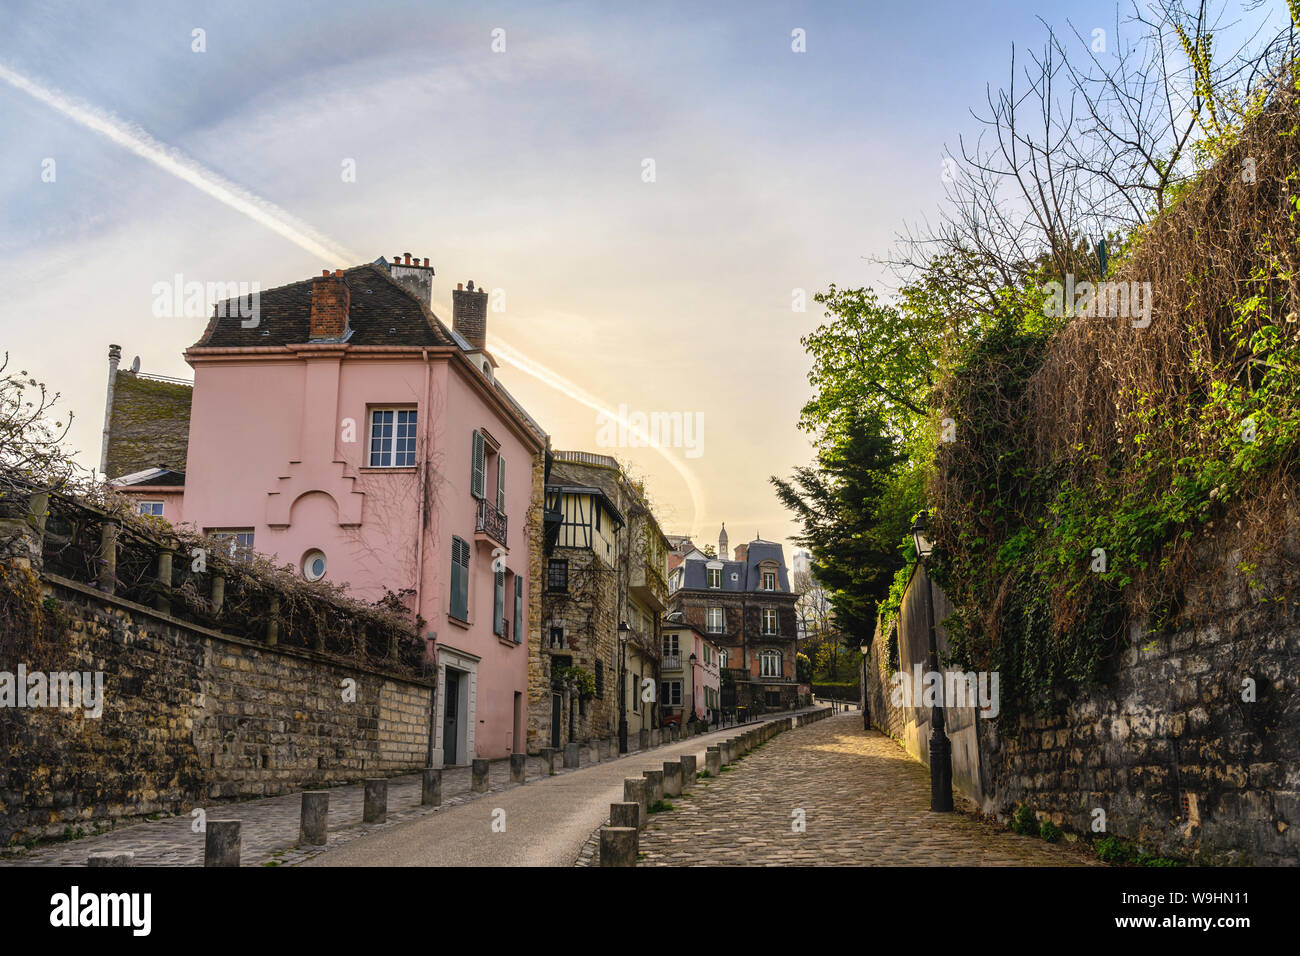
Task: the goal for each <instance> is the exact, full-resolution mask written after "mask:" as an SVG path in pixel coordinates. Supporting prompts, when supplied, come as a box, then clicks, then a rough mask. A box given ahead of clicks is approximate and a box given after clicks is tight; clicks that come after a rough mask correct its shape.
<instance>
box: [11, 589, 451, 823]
mask: <svg viewBox="0 0 1300 956" xmlns="http://www.w3.org/2000/svg"><path fill="white" fill-rule="evenodd" d="M43 586H44V590H45V593H46V595H47V600H48V601H52V602H55V603H53V604H51V605H50V606H52V607H56V608H57V613H58V614H59V615H60V617H61V619H62V620H63V621H64V622H65V625H66V626H65V627H62V628H61V634H60V635H59V637H60V639H59V640H58V641H57V642H56V644H55V646H53V647H52V648H50V649H49V652H48V654H47V655H46V657H47V660H46V661H44V662H43V663H42V665H41V669H42V670H47V671H87V672H95V671H102V672H103V674H104V705H103V713H102V715H101V716H100V717H99V718H93V717H90V716H87V715H86V714H85V713H84V712H83V711H82V710H80V709H72V708H65V709H62V710H59V709H50V708H44V709H40V708H30V707H29V708H22V709H19V708H13V707H8V708H3V709H0V746H3V749H4V753H5V763H4V767H3V775H2V776H0V846H4V845H7V844H9V843H13V842H24V841H27V840H30V839H34V838H37V837H42V836H45V837H49V836H57V835H59V834H61V833H63V832H64V831H65V828H67V827H72V828H73V829H74V830H75V829H76V828H77V827H81V828H83V829H84V830H86V831H90V830H91V829H92V828H93V827H94V826H95V825H96V824H98V825H100V826H106V825H107V824H108V823H109V822H110V821H113V820H121V819H126V818H130V817H139V816H145V815H149V814H153V813H160V812H173V813H175V812H183V811H185V810H187V809H189V808H191V807H193V806H203V805H205V804H207V803H208V802H209V801H213V800H219V799H223V798H247V797H261V796H269V795H275V794H280V793H285V792H289V791H293V790H296V789H300V788H304V787H313V786H319V785H323V784H333V783H341V782H344V781H353V780H358V779H360V778H361V777H363V776H376V775H380V776H382V775H389V774H397V773H406V772H411V771H413V770H417V769H420V768H422V767H424V766H425V765H426V763H427V757H428V745H429V709H430V702H431V696H432V687H431V686H430V685H428V684H425V683H421V682H420V681H417V680H413V679H411V678H408V677H400V676H397V675H393V674H388V673H384V672H382V671H379V670H376V669H371V668H366V667H362V666H357V665H352V664H349V663H346V662H340V661H338V660H335V659H331V658H328V657H326V656H324V655H321V654H316V653H314V652H311V651H307V650H301V649H297V648H289V647H269V646H266V645H261V644H258V643H256V642H254V641H249V640H245V639H242V638H238V637H233V636H231V635H228V634H222V633H219V632H216V631H210V630H206V629H203V628H200V627H197V626H196V625H193V624H188V623H186V622H183V621H179V620H177V619H175V618H171V617H169V616H168V615H166V614H163V613H160V612H156V611H153V610H150V609H148V608H145V607H143V606H142V605H139V604H135V603H133V602H130V601H125V600H122V599H119V598H115V597H112V596H108V595H104V594H100V593H98V592H96V591H95V590H94V589H93V588H90V587H87V586H85V585H81V584H77V583H76V582H72V581H69V580H66V579H62V578H57V577H54V576H52V575H47V576H46V578H45V579H43ZM19 663H23V662H18V661H0V671H9V672H11V673H14V672H16V670H17V666H18V664H19ZM347 682H355V688H353V686H352V684H350V683H347Z"/></svg>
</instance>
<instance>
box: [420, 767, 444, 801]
mask: <svg viewBox="0 0 1300 956" xmlns="http://www.w3.org/2000/svg"><path fill="white" fill-rule="evenodd" d="M420 805H421V806H424V807H440V806H442V771H441V770H438V769H435V768H433V767H426V768H425V770H424V773H423V774H421V780H420Z"/></svg>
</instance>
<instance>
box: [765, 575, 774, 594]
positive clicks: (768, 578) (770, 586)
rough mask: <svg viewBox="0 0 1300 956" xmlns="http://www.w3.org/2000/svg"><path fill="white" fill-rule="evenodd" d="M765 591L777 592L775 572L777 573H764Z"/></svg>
mask: <svg viewBox="0 0 1300 956" xmlns="http://www.w3.org/2000/svg"><path fill="white" fill-rule="evenodd" d="M763 590H764V591H775V590H776V572H775V571H764V572H763Z"/></svg>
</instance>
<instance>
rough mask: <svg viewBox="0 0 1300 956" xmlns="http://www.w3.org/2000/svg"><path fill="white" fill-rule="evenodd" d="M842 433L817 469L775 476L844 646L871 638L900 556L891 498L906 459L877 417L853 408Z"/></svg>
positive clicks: (898, 516)
mask: <svg viewBox="0 0 1300 956" xmlns="http://www.w3.org/2000/svg"><path fill="white" fill-rule="evenodd" d="M840 419H841V421H840V426H839V428H838V429H837V434H838V437H837V438H836V439H835V440H830V439H828V440H826V441H824V442H823V443H822V445H821V447H820V448H819V450H818V453H817V464H816V466H815V467H800V468H796V469H795V474H794V478H793V479H792V480H790V481H786V480H784V479H781V478H775V477H774V478H772V479H771V480H772V484H773V486H774V487H775V488H776V493H777V497H778V498H779V499H780V500H781V502H782V504H784V505H785V506H786V507H787V508H788V509H789V510H790V511H791V513H792V514H793V515H794V517H795V519H796V520H797V521H798V522H799V523H800V524H801V525H802V526H803V532H802V534H801V535H799V536H798V537H796V539H795V540H796V541H797V542H798V543H799V544H801V545H803V546H805V547H807V548H808V549H809V550H810V551H811V552H812V556H813V574H814V576H815V577H816V579H817V581H818V583H819V584H820V585H821V586H822V587H823V588H825V589H826V591H827V593H828V594H829V595H830V601H831V604H832V606H833V608H834V613H835V625H836V629H837V630H838V631H839V632H840V633H841V634H844V635H847V636H848V638H849V639H848V640H847V641H846V643H850V644H852V645H857V644H859V643H862V642H863V641H869V640H870V638H871V634H872V632H873V629H874V627H875V622H876V610H877V603H878V602H879V601H880V599H881V598H883V597H884V596H885V595H886V594H887V592H888V588H889V582H890V580H891V579H892V578H893V574H894V570H895V568H896V567H897V565H898V563H899V561H900V557H899V555H898V554H897V551H896V549H895V548H894V546H893V542H894V541H896V540H897V538H898V535H899V534H900V533H901V531H900V528H899V525H900V523H901V521H903V520H906V519H905V518H903V517H902V512H900V511H899V510H898V509H897V507H896V505H895V499H894V497H893V487H894V485H895V483H896V481H897V473H898V470H899V469H900V468H901V467H903V466H904V465H905V463H906V459H905V458H904V456H903V454H902V452H901V446H900V444H899V442H898V441H897V440H896V439H895V438H892V437H891V436H890V435H889V434H887V433H886V431H885V425H884V423H883V422H882V421H881V420H880V419H879V418H870V417H864V416H861V415H858V414H857V413H856V412H854V411H852V410H849V411H846V412H844V413H843V414H842V415H841V416H840Z"/></svg>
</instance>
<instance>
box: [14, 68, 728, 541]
mask: <svg viewBox="0 0 1300 956" xmlns="http://www.w3.org/2000/svg"><path fill="white" fill-rule="evenodd" d="M0 79H3V80H4V81H5V82H6V83H8V84H9V85H10V86H12V87H14V88H15V89H18V90H22V91H23V92H24V93H26V94H27V95H28V96H30V97H32V98H33V99H35V100H37V101H39V102H41V103H44V104H45V105H46V106H49V107H51V108H53V109H55V110H57V111H58V112H60V113H62V114H63V115H64V116H66V117H68V118H69V119H71V120H72V121H73V122H75V123H77V124H79V125H81V126H84V127H85V128H86V129H89V130H91V131H93V132H96V133H99V134H100V135H101V136H103V137H105V138H107V139H109V140H111V141H112V142H114V143H116V144H117V145H118V146H121V147H123V148H124V149H128V150H130V151H131V152H133V153H135V154H136V155H137V156H139V157H140V158H141V159H146V160H148V161H149V162H151V163H153V164H154V165H155V166H157V167H158V168H159V169H161V170H163V171H164V172H167V173H171V175H173V176H175V177H176V178H177V179H180V180H182V181H183V182H187V183H189V184H190V185H191V186H193V187H194V188H195V189H198V190H199V191H200V192H203V193H206V194H207V195H209V196H211V197H212V198H213V199H215V200H216V201H217V202H219V203H221V204H223V205H225V206H228V207H229V208H231V209H234V210H235V211H236V212H241V213H243V214H244V215H245V216H247V217H248V218H250V219H252V220H253V221H254V222H256V223H258V224H259V225H262V226H265V227H266V228H267V229H270V230H271V231H272V232H274V233H276V234H277V235H280V236H283V237H284V238H285V239H288V240H289V241H290V242H292V243H293V244H294V245H296V246H298V247H300V248H302V249H305V250H306V251H307V252H310V253H311V254H312V255H314V256H317V257H318V258H320V259H322V260H324V261H325V262H327V263H331V264H333V265H335V266H340V265H351V264H352V263H356V262H362V261H364V260H363V257H362V256H360V255H358V254H357V253H355V252H352V251H351V250H350V249H348V248H346V247H345V246H341V245H339V244H338V243H336V242H334V241H333V240H332V239H330V238H328V237H327V236H324V235H322V234H321V233H319V232H317V231H316V230H315V229H312V228H311V227H310V226H308V225H307V224H306V223H304V222H302V221H301V220H299V219H297V218H295V217H294V216H292V215H290V214H289V213H288V212H286V211H285V210H284V209H281V208H280V207H279V206H277V205H276V204H275V203H273V202H270V201H269V200H266V199H263V198H262V197H260V196H257V195H255V194H253V193H251V192H249V191H248V190H247V189H244V188H243V187H242V186H238V185H236V184H234V183H232V182H230V181H229V180H228V179H225V178H224V177H222V176H221V175H219V174H218V173H215V172H213V171H212V170H210V169H208V168H207V167H205V166H204V165H203V164H202V163H199V162H197V161H196V160H193V159H191V158H190V157H188V156H186V155H185V154H184V153H182V152H180V151H179V150H177V149H174V148H172V147H170V146H168V145H166V144H165V143H161V142H159V141H158V140H156V139H154V138H153V137H152V136H150V135H149V133H148V132H147V131H146V130H144V129H143V128H142V127H140V126H137V125H135V124H133V123H124V122H122V121H121V120H119V119H117V118H116V117H115V116H113V115H112V114H111V113H108V112H105V111H104V110H101V109H97V108H95V107H92V106H88V105H83V104H79V103H76V102H74V101H73V100H72V99H70V98H69V97H67V96H65V95H64V94H62V93H60V92H58V91H57V90H53V89H50V88H49V87H46V86H42V85H41V84H40V83H36V82H35V81H33V80H29V79H28V78H27V77H25V76H23V75H22V74H20V73H16V72H14V71H13V70H11V69H9V68H8V67H6V66H5V65H4V64H3V63H0ZM493 341H494V349H493V351H494V354H496V355H497V357H499V358H501V359H503V360H504V361H505V362H506V364H508V365H511V366H513V367H514V368H517V369H519V371H521V372H523V373H524V374H525V375H528V376H530V377H532V378H535V379H537V381H539V382H541V383H542V384H543V385H546V386H548V387H550V388H553V389H555V390H556V391H557V392H559V393H560V394H561V395H564V396H565V397H567V398H570V399H572V400H573V401H575V402H578V403H579V404H582V405H586V406H587V407H588V408H591V409H593V410H595V411H597V412H599V413H601V414H603V415H606V416H608V417H609V418H611V419H613V420H614V421H617V422H619V423H621V424H622V425H624V426H626V427H627V428H628V430H629V431H630V432H632V433H634V434H636V435H637V437H638V438H641V439H643V440H644V441H645V443H646V445H647V446H648V447H650V448H653V449H654V450H655V451H656V452H658V453H659V455H660V456H661V457H662V458H663V459H664V461H666V462H668V464H669V465H671V466H672V468H673V470H674V471H676V472H677V474H678V475H680V476H681V478H682V481H684V482H685V483H686V488H687V490H688V491H689V492H690V495H691V504H692V505H693V506H694V508H695V515H694V517H693V518H692V520H691V527H692V528H694V527H695V522H696V521H697V520H698V518H699V515H700V512H701V511H702V510H703V509H702V501H703V498H704V494H703V490H702V489H701V488H700V485H699V482H698V481H696V479H695V476H694V475H692V474H691V472H690V470H689V469H688V468H686V466H685V465H683V464H682V463H681V462H680V461H678V460H677V459H676V458H674V457H673V456H672V455H670V454H668V453H667V452H666V451H664V450H663V449H662V448H660V447H659V446H658V445H657V444H652V443H651V442H650V436H649V435H647V434H645V433H644V431H643V430H642V429H639V428H634V427H632V426H631V425H630V424H629V423H628V422H627V420H626V419H624V418H623V417H621V416H619V415H618V414H616V413H615V412H613V411H611V410H610V409H608V408H606V407H605V406H604V405H603V404H602V403H601V402H600V401H599V400H598V399H596V398H593V397H592V396H591V395H589V394H587V393H586V392H585V391H583V390H582V389H581V388H579V387H578V386H577V385H575V384H574V383H572V382H570V381H569V380H568V379H566V378H565V377H564V376H562V375H560V374H559V373H557V372H553V371H551V370H550V369H548V368H547V367H546V366H544V365H542V364H541V363H539V362H535V361H533V360H532V359H530V358H527V357H526V356H524V355H523V354H522V353H520V352H518V351H516V350H515V349H514V348H512V347H511V346H510V345H508V344H506V343H505V342H502V341H501V340H500V339H498V338H496V336H493Z"/></svg>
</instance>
